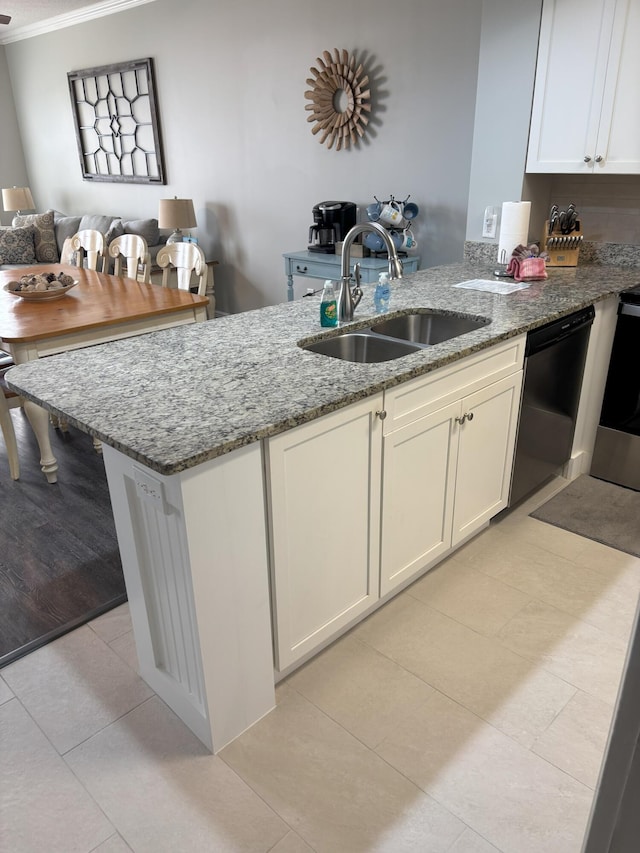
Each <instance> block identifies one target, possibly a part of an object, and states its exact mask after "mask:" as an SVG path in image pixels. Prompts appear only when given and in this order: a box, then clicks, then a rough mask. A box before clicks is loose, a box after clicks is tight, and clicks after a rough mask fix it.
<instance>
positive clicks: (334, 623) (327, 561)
mask: <svg viewBox="0 0 640 853" xmlns="http://www.w3.org/2000/svg"><path fill="white" fill-rule="evenodd" d="M382 400H383V398H382V394H378V395H376V396H375V397H370V398H368V399H367V400H364V401H363V402H359V403H355V404H354V405H352V406H348V407H347V408H344V409H340V410H339V411H336V412H332V413H331V414H328V415H325V416H324V417H322V418H319V419H318V420H315V421H312V422H310V423H308V424H304V425H302V426H299V427H296V428H295V429H292V430H289V431H288V432H285V433H282V434H281V435H278V436H275V437H274V438H272V439H270V440H269V441H268V442H267V472H268V485H269V498H270V499H269V510H270V529H271V562H272V573H271V577H272V584H273V589H272V599H273V610H274V614H275V616H274V629H275V650H276V668H277V669H279V670H283V669H285V668H286V667H287V666H289V665H290V664H292V663H294V662H295V661H297V660H300V659H301V658H303V657H304V656H305V655H306V654H307V653H308V652H310V651H313V650H314V649H315V648H317V647H318V646H319V645H321V644H322V642H323V641H324V640H326V639H327V638H329V637H331V636H333V635H334V634H335V633H336V632H337V631H338V630H339V629H340V628H343V627H344V626H346V625H347V624H349V623H350V622H352V621H353V620H354V618H355V617H356V616H358V615H359V614H361V613H363V612H364V611H365V610H366V609H367V608H369V607H370V605H371V604H372V603H373V602H375V601H377V599H378V597H379V590H378V587H379V582H378V576H379V542H380V454H381V442H382V426H381V421H380V419H379V418H378V417H377V415H376V412H378V411H380V410H381V409H382Z"/></svg>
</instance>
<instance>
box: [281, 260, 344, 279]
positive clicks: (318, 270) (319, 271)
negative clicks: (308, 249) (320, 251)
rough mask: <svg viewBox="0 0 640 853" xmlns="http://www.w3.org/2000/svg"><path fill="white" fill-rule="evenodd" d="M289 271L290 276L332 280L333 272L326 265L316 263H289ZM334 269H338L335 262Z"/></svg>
mask: <svg viewBox="0 0 640 853" xmlns="http://www.w3.org/2000/svg"><path fill="white" fill-rule="evenodd" d="M332 257H333V256H332ZM290 269H291V275H308V276H309V277H310V278H332V273H333V272H334V271H333V270H332V269H331V268H330V267H328V266H327V264H326V263H318V262H316V261H291V266H290ZM336 269H338V262H337V261H336ZM333 277H335V275H334V276H333Z"/></svg>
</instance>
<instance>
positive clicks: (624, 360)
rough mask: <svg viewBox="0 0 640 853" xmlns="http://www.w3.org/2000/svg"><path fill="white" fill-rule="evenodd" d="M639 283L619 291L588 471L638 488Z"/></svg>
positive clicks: (629, 486)
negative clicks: (616, 318)
mask: <svg viewBox="0 0 640 853" xmlns="http://www.w3.org/2000/svg"><path fill="white" fill-rule="evenodd" d="M639 363H640V285H638V286H637V287H633V288H631V289H630V290H625V291H624V292H623V293H621V294H620V304H619V306H618V320H617V323H616V331H615V334H614V336H613V346H612V348H611V360H610V361H609V372H608V374H607V383H606V385H605V391H604V399H603V401H602V412H601V414H600V426H599V427H598V432H597V435H596V444H595V448H594V451H593V461H592V463H591V474H592V475H593V476H594V477H598V478H599V479H601V480H608V481H609V482H611V483H617V484H618V485H620V486H626V487H627V488H629V489H635V490H636V491H640V370H638V364H639Z"/></svg>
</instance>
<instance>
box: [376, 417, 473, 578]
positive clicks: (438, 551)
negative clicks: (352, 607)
mask: <svg viewBox="0 0 640 853" xmlns="http://www.w3.org/2000/svg"><path fill="white" fill-rule="evenodd" d="M459 413H460V402H459V401H457V402H456V403H453V404H451V405H449V406H446V407H444V408H442V409H439V410H438V411H436V412H434V413H433V414H431V415H428V416H426V417H424V418H420V419H419V420H418V421H414V422H413V423H410V424H408V425H407V426H405V427H402V428H401V429H398V430H395V431H394V432H392V433H390V434H389V435H386V436H385V438H384V448H383V453H384V464H383V477H382V482H383V498H382V548H381V560H380V594H381V595H386V594H387V593H388V592H390V591H391V590H392V589H394V587H396V586H398V585H399V584H401V583H403V582H404V581H406V580H408V579H409V578H411V577H412V576H413V575H415V574H417V573H418V572H419V571H421V570H422V569H424V568H425V567H426V566H428V565H429V564H430V563H433V562H435V561H436V560H437V559H438V558H439V557H440V556H441V555H442V554H444V553H446V552H447V551H448V550H449V548H450V547H451V519H452V508H453V498H454V480H455V461H456V460H455V450H456V448H455V443H453V442H452V436H453V434H454V431H455V417H456V416H457V415H459Z"/></svg>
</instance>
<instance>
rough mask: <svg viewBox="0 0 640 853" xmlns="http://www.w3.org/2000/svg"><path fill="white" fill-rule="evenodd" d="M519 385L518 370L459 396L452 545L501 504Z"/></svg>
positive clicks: (506, 483) (506, 486) (508, 476)
mask: <svg viewBox="0 0 640 853" xmlns="http://www.w3.org/2000/svg"><path fill="white" fill-rule="evenodd" d="M521 388H522V372H521V371H520V372H518V373H516V374H513V375H512V376H509V377H507V378H506V379H502V380H501V381H500V382H495V383H494V384H493V385H489V386H488V387H487V388H483V389H482V390H480V391H478V392H477V393H475V394H472V395H470V396H469V397H466V398H465V399H464V400H463V404H462V417H463V419H464V421H463V423H462V424H461V425H460V426H459V428H458V469H457V476H456V499H455V506H454V515H453V533H452V544H453V545H457V544H459V543H460V542H462V541H463V540H464V539H466V538H467V537H468V536H470V535H471V534H472V533H474V532H475V531H476V530H479V529H480V528H481V527H482V526H483V525H484V524H485V523H486V522H487V521H488V520H489V519H490V518H492V517H493V516H494V515H496V513H498V512H500V510H502V509H504V508H505V507H506V506H507V502H508V500H509V487H510V484H511V470H512V467H513V452H514V447H515V440H516V430H517V422H518V412H519V409H520V391H521ZM465 414H466V415H467V417H466V418H464V415H465Z"/></svg>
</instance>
